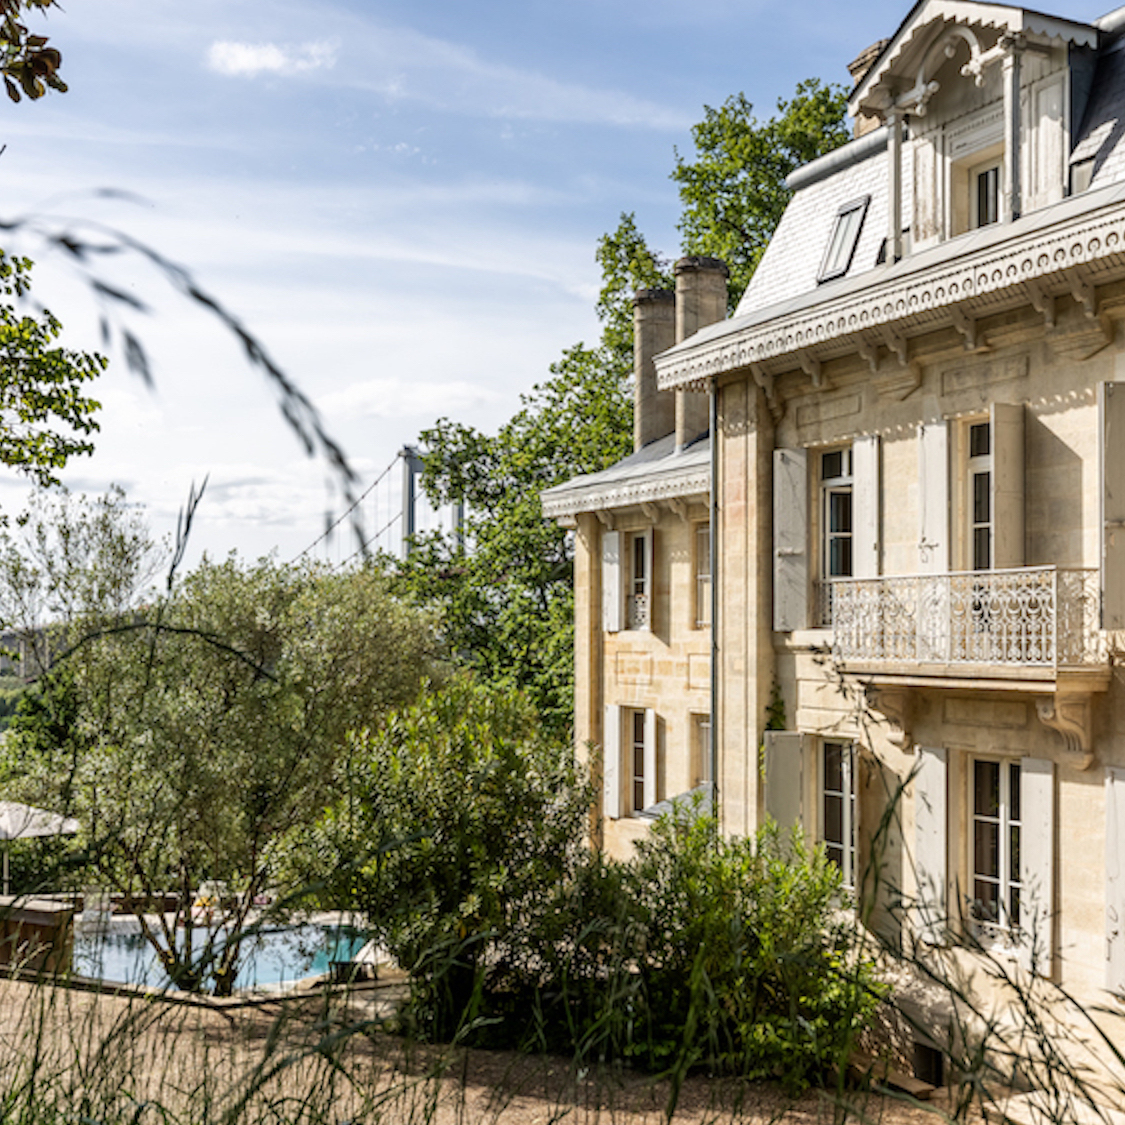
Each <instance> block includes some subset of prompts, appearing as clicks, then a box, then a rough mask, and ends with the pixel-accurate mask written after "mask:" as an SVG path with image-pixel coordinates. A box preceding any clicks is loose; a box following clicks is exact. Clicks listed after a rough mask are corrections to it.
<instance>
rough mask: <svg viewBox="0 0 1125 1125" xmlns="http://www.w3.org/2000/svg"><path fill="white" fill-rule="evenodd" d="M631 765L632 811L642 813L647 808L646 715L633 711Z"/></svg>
mask: <svg viewBox="0 0 1125 1125" xmlns="http://www.w3.org/2000/svg"><path fill="white" fill-rule="evenodd" d="M629 733H630V741H629V747H630V751H631V753H630V765H631V766H632V769H631V771H630V775H629V794H630V796H631V798H632V805H631V809H632V811H633V812H640V810H641V809H643V808H644V807H645V713H644V712H643V711H633V712H632V721H631V723H630V724H629Z"/></svg>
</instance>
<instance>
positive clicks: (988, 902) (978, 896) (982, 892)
mask: <svg viewBox="0 0 1125 1125" xmlns="http://www.w3.org/2000/svg"><path fill="white" fill-rule="evenodd" d="M998 890H999V888H998V887H997V886H996V884H995V883H988V882H985V881H984V880H983V879H977V880H976V881H975V882H974V883H973V898H974V899H975V902H974V904H973V914H974V915H975V916H976V918H977V919H978V920H979V921H981V922H996V921H998V920H999V913H1000V912H999V910H998V909H997V907H998V905H999V903H998V897H999V896H998Z"/></svg>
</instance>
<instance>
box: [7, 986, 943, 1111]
mask: <svg viewBox="0 0 1125 1125" xmlns="http://www.w3.org/2000/svg"><path fill="white" fill-rule="evenodd" d="M393 990H394V986H393V985H392V986H390V987H389V988H387V987H380V988H375V989H369V990H362V989H361V990H356V991H354V992H352V993H350V994H349V995H348V996H346V997H345V996H343V995H341V994H335V995H328V994H324V993H321V994H316V995H310V996H308V997H307V998H305V999H302V1000H301V1001H299V1002H298V1001H293V1000H285V1001H282V1000H275V1001H270V1002H264V1003H259V1004H256V1005H253V1006H247V1005H231V1004H222V1003H213V1004H184V1003H173V1002H170V1001H168V1000H165V999H152V998H149V999H143V998H137V997H121V996H109V995H98V994H94V993H89V992H80V991H76V990H73V989H67V988H62V987H54V986H49V985H33V984H28V983H23V982H13V981H0V1089H3V1090H6V1091H9V1094H8V1099H9V1104H8V1108H9V1109H12V1108H19V1109H27V1108H29V1107H30V1106H31V1104H32V1103H31V1099H33V1098H38V1099H39V1101H37V1102H35V1103H34V1108H35V1109H36V1110H37V1111H39V1112H42V1111H43V1110H45V1109H47V1110H50V1111H52V1112H53V1113H54V1112H60V1113H65V1114H66V1115H67V1116H68V1117H71V1118H72V1115H74V1114H76V1113H77V1114H79V1115H81V1116H82V1117H84V1118H86V1119H89V1118H90V1117H93V1118H95V1119H96V1120H98V1121H101V1122H109V1121H113V1120H122V1121H124V1120H128V1121H130V1122H133V1123H134V1125H137V1123H138V1122H142V1121H144V1120H152V1121H156V1120H157V1119H158V1116H159V1118H161V1119H163V1120H164V1121H166V1122H170V1121H192V1122H197V1121H198V1122H205V1121H211V1120H215V1121H218V1120H220V1119H222V1120H224V1121H226V1122H258V1121H262V1122H265V1121H271V1122H281V1121H285V1122H288V1121H310V1122H321V1121H324V1122H327V1121H331V1122H332V1123H333V1125H340V1123H342V1122H348V1123H349V1125H350V1123H351V1122H354V1121H360V1120H362V1121H371V1122H387V1123H391V1122H393V1123H395V1125H400V1123H401V1125H413V1123H415V1122H418V1123H422V1122H425V1123H426V1125H459V1123H468V1122H472V1123H477V1122H496V1123H497V1125H547V1123H549V1122H550V1123H553V1122H567V1123H570V1122H573V1123H575V1125H593V1123H607V1125H608V1123H614V1125H617V1123H620V1125H642V1123H644V1125H649V1123H652V1125H655V1123H657V1122H676V1123H680V1122H683V1123H696V1122H698V1123H701V1125H702V1123H716V1125H718V1123H720V1122H730V1123H732V1125H733V1123H735V1122H754V1123H763V1125H764V1123H766V1122H786V1123H793V1125H822V1123H823V1125H832V1123H835V1122H842V1121H843V1120H854V1121H865V1122H878V1123H880V1125H932V1123H933V1122H935V1121H936V1120H939V1119H941V1118H943V1117H944V1113H945V1111H947V1110H948V1108H949V1106H948V1100H947V1098H946V1097H944V1096H939V1098H938V1099H937V1100H936V1101H935V1102H933V1103H930V1104H929V1105H928V1106H926V1107H922V1106H919V1105H916V1104H915V1105H909V1104H907V1103H906V1102H905V1101H904V1100H902V1099H898V1098H894V1097H885V1096H880V1095H878V1094H859V1093H854V1094H852V1095H850V1099H851V1100H850V1101H849V1102H848V1104H847V1105H846V1106H845V1105H841V1104H840V1103H839V1102H838V1101H837V1100H836V1099H835V1098H833V1097H829V1096H828V1095H826V1094H824V1093H818V1092H811V1093H809V1094H806V1095H805V1096H804V1097H802V1098H800V1099H799V1100H797V1101H793V1100H792V1099H789V1098H787V1097H786V1096H785V1095H784V1094H783V1093H782V1092H781V1091H780V1089H779V1088H777V1087H774V1086H771V1085H765V1084H753V1085H743V1084H738V1083H733V1082H729V1081H716V1080H708V1079H707V1078H704V1077H691V1078H689V1079H687V1080H686V1081H685V1082H684V1084H683V1086H682V1087H681V1088H680V1089H679V1091H678V1093H677V1094H676V1095H675V1096H674V1095H673V1090H672V1086H671V1084H670V1083H669V1082H668V1081H653V1080H652V1079H650V1078H648V1077H645V1076H639V1075H636V1074H631V1073H628V1072H621V1071H619V1070H617V1069H616V1068H607V1069H603V1070H597V1071H593V1072H591V1071H584V1072H579V1073H575V1071H574V1069H573V1067H572V1065H571V1063H570V1061H569V1060H566V1059H560V1058H542V1057H527V1056H520V1055H515V1054H512V1053H508V1052H489V1051H475V1050H458V1049H452V1048H438V1047H421V1046H417V1045H414V1046H408V1045H404V1043H403V1041H402V1040H401V1039H399V1038H397V1037H394V1036H391V1035H388V1034H385V1033H383V1032H381V1031H379V1030H378V1029H377V1023H378V1020H379V1018H380V1016H381V1015H382V1014H383V1013H384V1012H385V1011H387V1010H388V1006H389V1005H390V1004H391V1003H392V1002H393V999H394V991H393ZM19 1096H23V1097H26V1098H27V1099H28V1106H12V1105H11V1104H10V1103H11V1099H12V1098H13V1097H19ZM673 1106H674V1109H673V1108H672V1107H673ZM670 1110H671V1112H670Z"/></svg>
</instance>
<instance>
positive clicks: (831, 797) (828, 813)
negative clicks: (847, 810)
mask: <svg viewBox="0 0 1125 1125" xmlns="http://www.w3.org/2000/svg"><path fill="white" fill-rule="evenodd" d="M824 839H825V842H826V843H829V844H843V843H844V798H843V797H841V796H840V795H839V794H832V793H825V794H824Z"/></svg>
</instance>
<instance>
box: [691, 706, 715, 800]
mask: <svg viewBox="0 0 1125 1125" xmlns="http://www.w3.org/2000/svg"><path fill="white" fill-rule="evenodd" d="M691 718H692V732H691V733H692V771H691V772H692V778H691V784H692V788H694V787H695V786H697V785H708V784H710V781H711V716H710V715H692V717H691Z"/></svg>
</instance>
